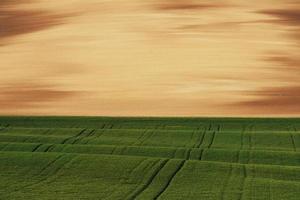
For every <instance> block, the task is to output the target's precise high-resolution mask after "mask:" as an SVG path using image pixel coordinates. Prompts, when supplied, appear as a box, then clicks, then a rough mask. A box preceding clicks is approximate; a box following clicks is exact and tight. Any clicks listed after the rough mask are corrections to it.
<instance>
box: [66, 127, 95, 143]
mask: <svg viewBox="0 0 300 200" xmlns="http://www.w3.org/2000/svg"><path fill="white" fill-rule="evenodd" d="M86 131H87V129H86ZM86 131H85V132H86ZM95 131H96V130H95V129H93V130H91V131H90V132H89V133H87V134H86V135H84V132H83V133H82V134H80V135H79V136H78V137H76V139H75V140H74V141H73V142H72V144H79V141H81V140H82V139H83V138H88V137H90V136H91V135H93V134H94V132H95Z"/></svg>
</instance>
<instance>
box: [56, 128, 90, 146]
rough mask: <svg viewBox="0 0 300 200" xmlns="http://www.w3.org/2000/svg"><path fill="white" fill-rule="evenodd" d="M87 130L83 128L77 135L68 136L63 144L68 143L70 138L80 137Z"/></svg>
mask: <svg viewBox="0 0 300 200" xmlns="http://www.w3.org/2000/svg"><path fill="white" fill-rule="evenodd" d="M85 131H86V129H83V130H81V131H80V132H79V133H78V134H76V135H74V136H71V137H68V138H66V139H64V140H63V141H62V142H61V144H66V143H67V142H69V141H70V140H72V139H76V138H78V137H80V135H82V134H83V133H84V132H85Z"/></svg>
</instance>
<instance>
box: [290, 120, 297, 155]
mask: <svg viewBox="0 0 300 200" xmlns="http://www.w3.org/2000/svg"><path fill="white" fill-rule="evenodd" d="M294 130H295V127H292V126H290V127H289V132H290V137H291V141H292V145H293V149H294V151H295V152H296V151H297V148H296V143H295V139H294V134H293V132H292V131H294Z"/></svg>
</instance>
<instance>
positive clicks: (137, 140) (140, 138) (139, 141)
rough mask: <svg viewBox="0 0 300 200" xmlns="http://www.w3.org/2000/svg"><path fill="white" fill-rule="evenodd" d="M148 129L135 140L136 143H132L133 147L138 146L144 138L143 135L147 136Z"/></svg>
mask: <svg viewBox="0 0 300 200" xmlns="http://www.w3.org/2000/svg"><path fill="white" fill-rule="evenodd" d="M147 132H148V129H145V130H144V131H143V132H142V133H141V134H140V135H139V137H138V138H137V139H136V141H135V142H134V143H133V145H139V144H140V143H141V141H142V139H143V137H145V135H146V134H147Z"/></svg>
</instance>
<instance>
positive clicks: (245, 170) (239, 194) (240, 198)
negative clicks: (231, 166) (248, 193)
mask: <svg viewBox="0 0 300 200" xmlns="http://www.w3.org/2000/svg"><path fill="white" fill-rule="evenodd" d="M242 172H243V180H242V183H241V188H240V192H239V193H238V198H237V200H242V199H243V196H244V191H245V185H246V179H247V168H246V165H242Z"/></svg>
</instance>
